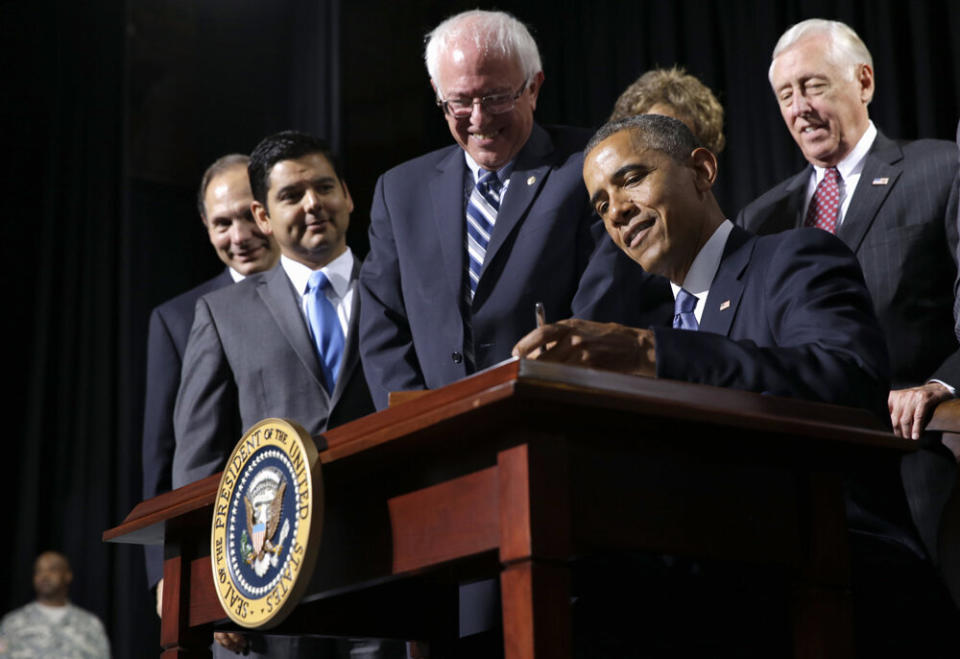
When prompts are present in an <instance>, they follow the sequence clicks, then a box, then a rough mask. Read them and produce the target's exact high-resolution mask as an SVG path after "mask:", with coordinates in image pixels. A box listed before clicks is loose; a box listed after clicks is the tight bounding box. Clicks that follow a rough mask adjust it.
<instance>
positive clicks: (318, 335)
mask: <svg viewBox="0 0 960 659" xmlns="http://www.w3.org/2000/svg"><path fill="white" fill-rule="evenodd" d="M329 286H330V280H329V279H327V276H326V275H325V274H324V273H323V271H321V270H314V272H313V274H311V275H310V280H309V281H308V282H307V290H306V292H305V293H304V296H305V297H306V300H307V322H308V323H309V325H310V334H311V335H312V336H313V343H314V345H315V346H316V348H317V356H318V357H319V358H320V366H321V370H322V371H323V379H324V383H323V384H324V386H325V387H326V389H327V393H328V394H330V395H331V396H332V395H333V390H334V389H335V388H336V386H337V376H338V375H339V373H340V361H341V359H342V357H343V345H344V340H343V328H342V327H340V319H339V318H338V317H337V310H336V309H334V308H333V305H332V304H331V303H330V300H328V299H327V294H326V290H327V288H328V287H329Z"/></svg>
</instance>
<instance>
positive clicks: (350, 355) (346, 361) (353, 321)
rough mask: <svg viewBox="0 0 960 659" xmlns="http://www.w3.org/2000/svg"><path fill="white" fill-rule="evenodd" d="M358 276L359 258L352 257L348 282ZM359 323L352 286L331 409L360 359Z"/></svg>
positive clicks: (358, 298)
mask: <svg viewBox="0 0 960 659" xmlns="http://www.w3.org/2000/svg"><path fill="white" fill-rule="evenodd" d="M359 276H360V259H358V258H356V257H354V259H353V273H351V275H350V283H351V284H352V283H353V282H355V281H357V277H359ZM359 324H360V291H359V290H357V288H354V290H353V301H352V302H351V304H350V329H349V331H348V332H347V343H346V345H344V347H343V358H342V360H343V361H342V363H341V364H340V375H339V376H338V377H337V384H336V386H335V387H334V388H333V396H331V400H330V409H331V410H333V408H334V407H336V406H337V401H339V400H340V396H342V395H343V391H344V390H345V389H346V388H347V383H348V382H349V381H350V377H351V376H352V375H353V371H354V369H356V368H357V364H358V362H359V361H360V348H359V345H360V337H359V331H360V330H359V329H358V328H359Z"/></svg>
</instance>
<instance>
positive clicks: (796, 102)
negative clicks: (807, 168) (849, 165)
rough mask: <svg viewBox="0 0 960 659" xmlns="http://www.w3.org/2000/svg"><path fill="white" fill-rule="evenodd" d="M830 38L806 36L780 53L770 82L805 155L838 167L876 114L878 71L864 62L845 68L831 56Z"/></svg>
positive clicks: (813, 159)
mask: <svg viewBox="0 0 960 659" xmlns="http://www.w3.org/2000/svg"><path fill="white" fill-rule="evenodd" d="M832 52H833V48H832V47H831V42H830V37H829V36H827V35H817V36H811V37H807V38H805V39H801V40H800V41H798V42H797V43H795V44H794V45H793V46H792V47H790V48H789V49H787V50H785V51H783V52H782V53H780V54H779V55H777V57H776V59H774V61H773V65H772V66H771V69H770V83H771V85H772V86H773V92H774V94H776V96H777V102H778V103H779V104H780V114H781V115H782V116H783V120H784V122H786V124H787V128H788V129H789V130H790V134H791V135H792V136H793V139H794V140H795V141H796V142H797V145H798V146H799V147H800V150H801V151H803V156H804V158H806V159H807V161H808V162H810V163H811V164H814V165H818V166H820V167H834V166H836V164H837V163H838V162H840V161H841V160H843V158H844V157H845V156H846V155H847V154H848V153H850V151H851V150H852V149H853V148H854V147H855V146H856V145H857V142H858V141H860V138H861V137H862V136H863V133H864V131H866V130H867V126H868V124H869V121H870V118H869V114H868V112H867V103H869V102H870V99H871V98H872V97H873V70H872V69H871V68H870V66H869V65H867V64H858V65H856V66H855V68H854V71H853V77H852V79H851V77H850V66H849V65H846V66H841V65H840V64H839V63H838V62H836V61H835V59H836V58H835V57H833V56H832V55H831V54H832Z"/></svg>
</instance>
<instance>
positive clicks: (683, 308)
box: [673, 288, 700, 331]
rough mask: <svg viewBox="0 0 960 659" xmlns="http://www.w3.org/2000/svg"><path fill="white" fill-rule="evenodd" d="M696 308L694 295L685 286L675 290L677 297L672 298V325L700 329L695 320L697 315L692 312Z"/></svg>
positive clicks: (687, 328) (680, 327)
mask: <svg viewBox="0 0 960 659" xmlns="http://www.w3.org/2000/svg"><path fill="white" fill-rule="evenodd" d="M696 308H697V296H696V295H694V294H693V293H691V292H690V291H688V290H686V289H685V288H681V289H680V290H679V291H677V299H676V300H674V306H673V312H674V313H673V327H674V328H675V329H684V330H693V331H697V330H698V329H700V323H698V322H697V315H696V314H695V313H694V309H696Z"/></svg>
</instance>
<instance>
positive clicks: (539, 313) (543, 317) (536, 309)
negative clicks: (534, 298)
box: [533, 302, 547, 353]
mask: <svg viewBox="0 0 960 659" xmlns="http://www.w3.org/2000/svg"><path fill="white" fill-rule="evenodd" d="M533 313H534V315H535V316H536V318H537V329H540V328H541V327H543V326H544V325H546V324H547V314H546V312H545V311H544V310H543V302H537V303H536V304H534V305H533ZM546 349H547V344H543V345H542V346H540V352H541V353H543V351H544V350H546Z"/></svg>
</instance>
